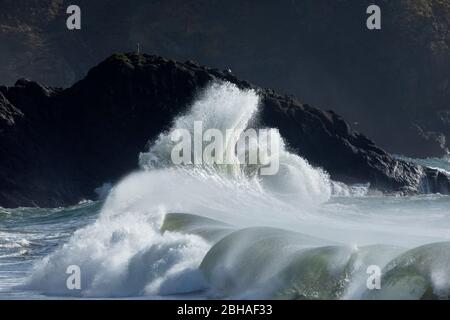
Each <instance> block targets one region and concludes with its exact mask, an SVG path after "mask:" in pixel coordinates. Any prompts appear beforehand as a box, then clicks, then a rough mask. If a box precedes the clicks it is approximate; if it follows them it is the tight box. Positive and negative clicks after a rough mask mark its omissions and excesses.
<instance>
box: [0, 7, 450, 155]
mask: <svg viewBox="0 0 450 320" xmlns="http://www.w3.org/2000/svg"><path fill="white" fill-rule="evenodd" d="M71 4H74V3H73V1H71V0H27V1H17V0H0V9H1V10H0V43H1V44H2V45H1V46H0V61H2V63H1V64H0V83H7V84H9V85H11V84H13V83H14V82H15V81H16V80H17V79H18V78H21V77H27V78H30V79H33V80H37V81H39V82H41V83H45V84H49V85H54V86H64V87H67V86H69V85H72V84H73V83H74V82H75V81H78V80H80V79H81V78H82V77H84V75H85V74H86V72H87V71H88V70H89V69H90V68H91V67H92V66H93V65H95V64H97V63H98V62H100V61H101V60H102V59H103V58H104V57H105V56H106V55H108V54H110V53H111V52H116V51H123V50H133V49H134V48H136V44H137V43H140V45H141V48H143V49H144V50H146V51H147V52H154V53H157V54H159V55H162V56H165V57H169V58H172V59H177V60H179V61H184V60H187V59H195V60H197V61H201V62H202V63H205V64H208V65H211V66H217V67H220V68H222V69H225V68H231V69H232V70H233V72H235V73H236V74H237V75H239V77H240V78H245V79H248V80H250V81H251V82H252V83H255V84H258V85H260V86H264V87H270V88H274V89H276V90H277V91H278V92H283V93H285V92H287V93H292V94H295V95H296V96H298V97H302V99H304V100H305V101H307V102H309V103H311V104H312V105H314V106H316V107H319V108H323V110H327V109H330V108H331V109H333V110H335V111H336V112H337V113H339V114H341V115H343V116H344V117H345V118H346V120H347V121H349V123H352V124H354V126H355V127H356V128H357V129H358V131H360V132H362V133H364V134H366V135H367V136H369V137H371V139H373V140H374V141H375V142H376V143H377V145H379V146H381V147H382V148H383V149H385V150H387V151H388V152H391V153H395V154H401V155H405V156H408V157H411V158H426V157H442V156H443V155H445V153H446V152H447V151H448V150H447V149H450V143H449V141H450V123H449V122H448V113H449V112H450V103H449V102H450V32H449V25H450V1H448V0H391V1H387V0H339V1H333V0H298V1H292V0H281V1H273V0H260V1H254V0H228V1H211V0H197V1H185V0H165V1H160V0H129V1H123V0H96V1H92V0H77V1H76V4H77V5H79V6H80V8H81V10H82V30H81V31H72V30H68V29H67V28H66V19H67V17H68V15H67V13H66V9H67V7H68V6H69V5H71ZM373 4H376V5H379V6H380V8H381V13H382V29H381V30H375V31H370V30H368V29H367V28H366V19H367V17H368V15H367V14H366V10H367V7H368V6H369V5H373Z"/></svg>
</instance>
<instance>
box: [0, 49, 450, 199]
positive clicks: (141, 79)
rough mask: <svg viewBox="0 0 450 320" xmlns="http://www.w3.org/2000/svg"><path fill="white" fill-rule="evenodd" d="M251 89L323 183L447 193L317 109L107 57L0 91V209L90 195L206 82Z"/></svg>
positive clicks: (437, 178) (434, 178)
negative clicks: (52, 84) (78, 72)
mask: <svg viewBox="0 0 450 320" xmlns="http://www.w3.org/2000/svg"><path fill="white" fill-rule="evenodd" d="M214 80H221V81H230V82H232V83H235V84H236V85H237V86H238V87H240V88H254V89H256V90H258V92H259V93H260V95H261V112H260V115H259V119H258V121H259V122H260V125H261V126H267V127H274V128H278V129H279V130H280V133H281V135H282V136H283V137H284V139H285V141H286V143H287V145H288V146H289V148H290V149H292V150H293V151H295V152H296V153H297V154H299V155H301V156H302V157H304V158H305V159H307V160H308V161H309V162H310V163H311V164H313V165H315V166H319V167H322V168H323V169H325V170H326V171H327V172H328V173H329V174H330V176H331V178H332V179H334V180H337V181H342V182H345V183H349V184H353V183H370V185H371V187H372V188H374V189H378V190H381V191H385V192H402V193H415V192H433V193H434V192H440V193H447V194H448V193H449V190H450V188H449V177H448V175H447V174H446V173H444V172H441V171H437V170H434V169H430V168H424V167H421V166H418V165H415V164H411V163H408V162H405V161H401V160H397V159H395V158H393V157H392V156H390V155H389V154H387V153H386V152H384V151H383V150H382V149H380V148H378V147H377V146H376V145H375V144H374V143H373V142H372V141H371V140H370V139H368V138H366V137H365V136H364V135H362V134H359V133H358V132H356V131H354V130H352V129H351V128H350V126H349V125H348V124H347V123H346V122H345V121H344V120H343V119H342V118H341V117H340V116H339V115H337V114H335V113H334V112H332V111H326V112H325V111H321V110H319V109H316V108H314V107H311V106H309V105H307V104H303V103H301V102H299V101H297V100H296V99H294V98H291V97H286V96H281V95H278V94H276V93H275V92H274V91H273V90H268V89H262V88H257V87H254V86H252V85H251V84H249V83H248V82H246V81H241V80H239V79H238V78H236V77H235V76H234V75H233V74H232V73H231V72H230V71H219V70H217V69H210V68H206V67H202V66H199V65H198V64H196V63H194V62H186V63H180V62H175V61H172V60H167V59H164V58H161V57H156V56H149V55H138V54H136V53H128V54H115V55H113V56H111V57H110V58H108V59H106V60H105V61H104V62H102V63H100V64H99V65H98V66H96V67H94V68H92V69H91V70H90V71H89V73H88V75H87V76H86V77H85V78H84V79H83V80H81V81H79V82H78V83H76V84H74V85H73V86H72V87H70V88H68V89H64V90H63V89H55V88H48V87H45V86H43V85H40V84H38V83H35V82H32V81H28V80H19V81H18V82H17V83H16V85H15V86H13V87H0V153H1V157H0V206H3V207H17V206H41V207H57V206H67V205H72V204H76V203H78V202H79V201H81V200H83V199H94V198H96V194H95V189H96V188H99V187H100V186H102V185H103V184H105V183H116V182H117V181H118V180H119V179H120V178H122V177H123V176H124V175H126V174H128V173H130V172H131V171H133V170H136V169H137V168H138V154H139V152H142V151H145V150H146V145H147V144H148V142H149V141H152V140H153V139H155V138H156V137H157V135H158V134H159V133H160V132H162V131H163V130H165V129H168V128H169V126H170V125H171V123H172V120H173V119H174V117H176V116H177V115H179V114H180V113H182V112H184V111H185V110H186V108H187V107H188V106H189V105H190V103H191V102H192V100H193V99H194V98H195V96H196V94H197V93H198V92H199V90H201V89H202V88H204V87H205V86H206V85H207V84H208V83H209V82H210V81H214Z"/></svg>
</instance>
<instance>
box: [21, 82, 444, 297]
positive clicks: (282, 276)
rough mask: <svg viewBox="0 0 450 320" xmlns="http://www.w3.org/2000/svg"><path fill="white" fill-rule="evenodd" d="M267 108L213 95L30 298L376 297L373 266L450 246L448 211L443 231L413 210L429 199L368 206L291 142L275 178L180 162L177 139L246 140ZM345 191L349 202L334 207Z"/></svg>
mask: <svg viewBox="0 0 450 320" xmlns="http://www.w3.org/2000/svg"><path fill="white" fill-rule="evenodd" d="M258 104H259V97H258V94H257V92H255V91H253V90H240V89H238V88H237V87H236V86H234V85H232V84H229V83H213V84H211V86H210V87H208V88H206V89H205V91H204V92H202V93H200V94H199V96H198V98H197V100H196V101H195V102H194V103H193V104H192V106H191V108H190V111H189V112H187V113H186V114H184V115H181V116H180V117H179V118H177V119H176V120H175V121H174V124H173V127H172V128H171V129H170V130H168V132H165V133H162V134H161V135H160V136H159V138H158V139H157V140H156V141H155V142H154V143H153V145H152V146H151V147H150V149H149V150H148V152H146V153H143V154H141V155H140V157H139V161H140V164H141V168H142V169H141V170H139V171H138V172H135V173H132V174H130V175H129V176H128V177H126V178H125V179H124V180H123V181H121V182H120V183H119V184H117V185H116V186H114V187H113V188H112V190H111V191H110V193H109V195H108V197H107V199H106V201H105V203H104V205H103V208H102V209H101V212H100V215H99V217H98V219H97V220H96V221H95V222H94V223H93V224H91V225H89V226H87V227H85V228H82V229H79V230H78V231H76V232H75V233H74V234H73V236H72V237H71V238H70V239H69V240H68V242H67V243H65V244H64V245H63V246H61V247H60V248H58V249H57V250H56V251H55V252H53V253H52V254H50V255H48V256H47V257H46V258H45V259H43V260H42V261H39V262H38V263H37V264H36V265H35V267H34V271H33V274H32V275H31V277H30V279H29V280H28V283H27V285H26V288H32V289H35V290H39V291H40V292H42V293H44V294H45V295H65V296H67V295H70V296H81V297H136V296H147V297H159V296H165V295H168V294H170V295H175V296H176V297H183V296H184V295H185V294H195V297H201V298H207V297H218V296H219V297H237V298H261V297H265V298H266V297H269V298H270V297H272V298H274V297H278V298H307V299H312V298H350V299H354V298H361V297H376V295H373V294H371V293H370V292H369V293H368V292H367V288H365V287H364V284H365V278H364V272H365V270H366V264H368V263H370V264H379V267H380V268H383V267H384V266H385V265H386V264H387V263H388V262H389V261H391V260H392V259H393V258H395V256H397V255H398V254H400V253H401V252H406V251H407V250H408V249H409V248H411V247H413V246H417V245H419V244H424V243H431V242H435V241H438V240H440V241H448V240H450V239H449V232H448V230H449V226H448V225H446V224H445V223H446V221H447V223H448V221H449V220H448V216H445V214H447V215H448V212H445V213H443V214H444V216H443V217H442V218H439V219H438V220H435V219H434V218H433V216H420V215H418V214H417V212H412V210H411V208H410V207H408V205H410V203H414V205H415V208H416V207H419V208H420V206H421V202H420V201H424V203H426V204H429V200H427V199H422V198H419V200H417V201H416V200H414V199H412V198H411V199H409V200H408V201H402V200H401V199H396V198H392V199H391V198H387V199H386V198H385V197H382V196H378V198H377V197H372V198H371V197H367V196H365V195H366V190H367V186H360V187H348V186H345V185H343V184H339V183H336V182H333V181H331V180H330V178H329V176H328V175H327V173H326V172H324V171H323V170H321V169H319V168H314V167H312V166H311V165H310V164H308V162H307V161H306V160H304V159H303V158H301V157H299V156H298V155H296V154H293V153H290V152H289V150H288V148H287V147H286V146H285V144H284V142H283V140H282V138H281V137H278V138H279V146H280V148H279V149H278V153H279V154H278V156H279V161H280V168H279V171H278V173H277V174H275V175H273V176H261V175H258V174H256V172H257V170H254V169H255V168H252V167H248V166H245V165H242V163H239V162H236V163H234V164H231V165H230V164H224V165H222V166H221V165H208V164H202V165H192V166H178V165H174V164H173V163H172V161H171V156H170V155H171V151H172V148H173V147H174V142H173V141H172V140H171V139H170V133H171V132H173V130H175V129H176V128H184V129H187V130H191V132H193V131H192V130H193V125H194V122H195V121H202V123H203V125H204V126H205V128H216V129H218V130H221V131H222V132H224V131H225V130H227V129H231V130H233V131H234V132H236V133H238V136H239V133H242V132H243V131H244V130H245V129H247V128H249V127H252V126H256V124H257V111H258ZM258 147H260V146H258ZM230 150H232V149H228V151H230ZM224 152H226V151H224ZM333 191H334V192H335V193H336V194H337V195H340V196H342V195H344V196H345V197H347V198H342V197H332V192H333ZM354 195H358V196H359V197H358V198H355V197H354ZM435 197H437V196H435ZM436 199H437V200H433V201H438V203H439V201H448V199H441V198H439V197H437V198H436ZM396 201H397V202H396ZM414 201H416V202H414ZM445 203H447V202H445ZM168 213H171V214H169V215H168ZM174 213H178V216H175V217H178V218H179V217H180V214H182V215H183V216H182V217H184V218H183V219H184V220H183V221H184V222H182V223H181V222H180V221H179V220H178V222H177V223H178V224H172V225H171V227H170V223H169V220H166V216H167V217H172V219H173V217H174V215H173V214H174ZM189 214H190V215H189ZM205 219H209V220H205ZM173 221H174V220H172V223H173ZM205 221H207V223H206V224H205ZM436 221H439V223H436ZM223 225H226V226H227V227H226V228H224V227H222V226H223ZM218 226H219V227H218ZM267 227H270V228H272V229H270V230H275V231H273V232H272V231H270V230H269V229H264V228H267ZM316 237H317V238H316ZM236 239H237V240H236ZM380 243H389V244H395V245H397V246H405V247H404V248H399V249H397V248H398V247H397V246H394V249H391V246H388V247H387V246H383V245H378V244H380ZM356 244H357V245H356ZM365 244H376V245H375V246H372V247H364V245H365ZM397 250H398V251H397ZM257 253H259V254H257ZM215 257H218V258H215ZM438 258H439V257H437V256H435V254H433V253H431V254H430V256H427V259H429V260H430V261H433V260H435V259H438ZM259 259H262V260H259ZM70 265H77V266H79V267H80V271H81V289H80V290H69V289H68V288H67V286H66V279H67V274H66V270H67V267H68V266H70ZM249 268H250V269H249ZM316 270H317V271H318V272H317V273H315V271H316ZM223 271H224V272H223ZM428 271H429V270H428V269H426V270H425V271H424V272H425V273H426V272H428ZM430 272H432V274H431V275H429V278H430V279H432V280H430V281H428V282H427V285H428V287H427V292H431V293H433V292H435V291H436V292H439V293H440V295H439V297H442V296H443V293H444V294H445V293H446V292H447V291H446V288H448V287H450V285H449V284H447V282H446V281H447V280H448V278H447V277H445V276H442V275H445V274H449V270H448V268H447V269H446V268H445V267H441V268H439V269H430ZM255 276H257V279H256V278H252V277H255ZM242 277H243V278H242ZM241 278H242V279H241ZM321 279H322V280H323V281H322V280H321ZM241 280H242V281H243V282H242V283H245V288H243V287H242V285H241V286H239V282H240V281H241ZM235 284H236V285H235ZM263 289H264V290H263ZM399 296H400V295H399ZM436 296H437V295H436ZM418 298H421V296H418Z"/></svg>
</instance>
